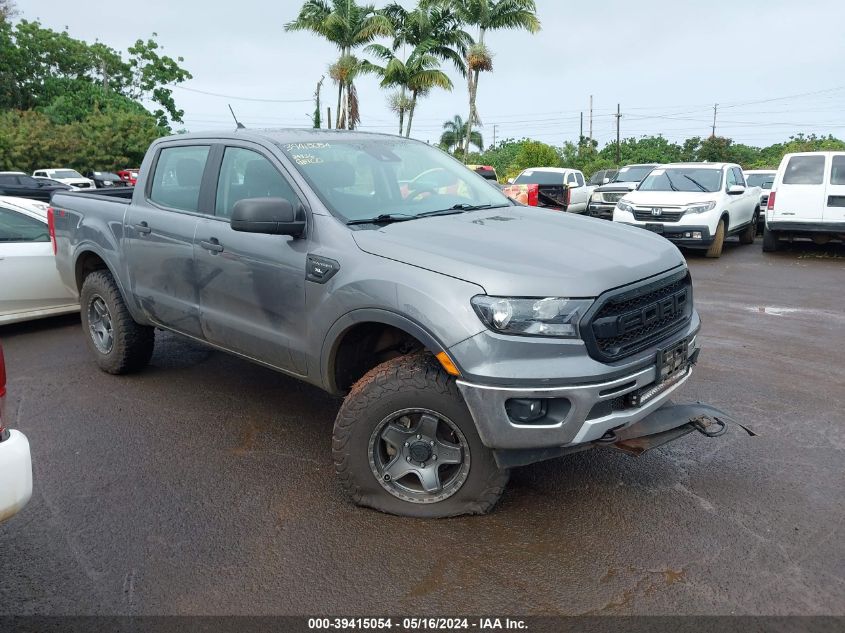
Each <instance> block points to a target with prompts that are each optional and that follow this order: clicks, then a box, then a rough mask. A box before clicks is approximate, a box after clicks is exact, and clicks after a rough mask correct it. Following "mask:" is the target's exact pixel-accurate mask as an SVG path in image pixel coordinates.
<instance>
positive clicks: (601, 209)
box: [587, 202, 616, 220]
mask: <svg viewBox="0 0 845 633" xmlns="http://www.w3.org/2000/svg"><path fill="white" fill-rule="evenodd" d="M615 208H616V204H615V203H611V202H591V203H590V204H588V205H587V215H589V216H590V217H593V218H601V219H602V220H612V219H613V210H614V209H615Z"/></svg>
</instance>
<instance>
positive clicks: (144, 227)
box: [135, 222, 152, 235]
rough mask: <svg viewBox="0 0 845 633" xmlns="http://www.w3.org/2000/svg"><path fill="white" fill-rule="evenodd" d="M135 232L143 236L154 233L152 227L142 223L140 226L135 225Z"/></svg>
mask: <svg viewBox="0 0 845 633" xmlns="http://www.w3.org/2000/svg"><path fill="white" fill-rule="evenodd" d="M135 230H136V231H138V233H140V234H141V235H149V234H150V233H151V232H152V229H151V228H150V225H149V224H147V223H146V222H141V223H140V224H136V225H135Z"/></svg>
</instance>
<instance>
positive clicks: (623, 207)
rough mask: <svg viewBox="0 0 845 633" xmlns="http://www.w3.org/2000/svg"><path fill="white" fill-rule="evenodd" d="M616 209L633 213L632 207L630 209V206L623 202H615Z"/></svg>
mask: <svg viewBox="0 0 845 633" xmlns="http://www.w3.org/2000/svg"><path fill="white" fill-rule="evenodd" d="M616 208H617V209H619V210H620V211H627V212H628V213H633V212H634V207H632V206H631V205H630V204H628V203H627V202H625V201H624V200H620V201H619V202H617V203H616Z"/></svg>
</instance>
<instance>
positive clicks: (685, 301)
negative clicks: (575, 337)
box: [581, 272, 692, 362]
mask: <svg viewBox="0 0 845 633" xmlns="http://www.w3.org/2000/svg"><path fill="white" fill-rule="evenodd" d="M596 303H597V306H598V307H597V308H596V307H594V308H593V309H592V310H591V311H590V312H591V314H590V313H588V314H587V315H586V317H585V321H586V323H582V326H581V333H582V336H583V337H584V342H585V344H586V345H587V349H588V351H589V352H590V356H592V357H593V358H595V359H597V360H600V361H603V362H609V361H616V360H620V359H623V358H626V357H628V356H630V355H632V354H636V353H637V352H640V351H642V350H644V349H646V348H648V347H651V346H653V345H656V344H657V343H659V342H660V341H662V340H664V339H665V338H667V337H669V336H671V335H672V334H675V333H676V332H678V331H679V330H680V329H681V328H682V327H683V326H684V325H686V324H687V323H688V322H689V320H690V317H691V316H692V282H691V281H690V277H689V273H687V272H682V273H677V274H675V275H672V276H670V277H668V278H664V279H663V280H660V281H657V282H651V283H646V284H637V286H636V287H634V288H633V289H632V288H630V287H628V289H626V288H622V289H621V290H618V291H613V292H611V293H608V294H607V295H604V296H603V297H600V298H599V300H598V301H597V302H596Z"/></svg>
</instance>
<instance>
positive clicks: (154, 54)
mask: <svg viewBox="0 0 845 633" xmlns="http://www.w3.org/2000/svg"><path fill="white" fill-rule="evenodd" d="M157 36H158V34H157V33H153V37H151V38H148V39H147V40H146V41H145V40H137V41H136V42H135V44H134V45H132V46H130V47H129V48H128V49H127V50H128V52H129V55H130V57H129V68H130V70H131V73H132V81H131V84H130V86H129V89H128V94H127V96H129V97H130V98H132V99H149V100H150V101H152V102H153V103H156V104H158V105H159V106H160V107H159V108H158V109H157V110H156V111H155V112H153V114H154V116H155V117H156V118H157V119H158V124H159V125H161V126H163V127H166V126H168V117H169V118H170V121H173V122H176V123H182V115H183V114H185V112H184V111H183V110H180V109H178V108H177V107H176V102H175V100H174V99H173V91H172V90H171V89H170V88H168V87H167V86H169V85H173V84H179V83H182V82H183V81H187V80H188V79H192V78H193V77H192V75H191V73H189V72H188V71H187V70H185V69H184V68H182V67H181V66H179V64H180V63H182V62H183V61H185V60H184V58H182V57H177V58H176V59H173V58H172V57H168V56H167V55H160V54H159V50H160V48H161V47H160V46H159V44H158V42H156V41H155V39H154V38H155V37H157Z"/></svg>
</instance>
